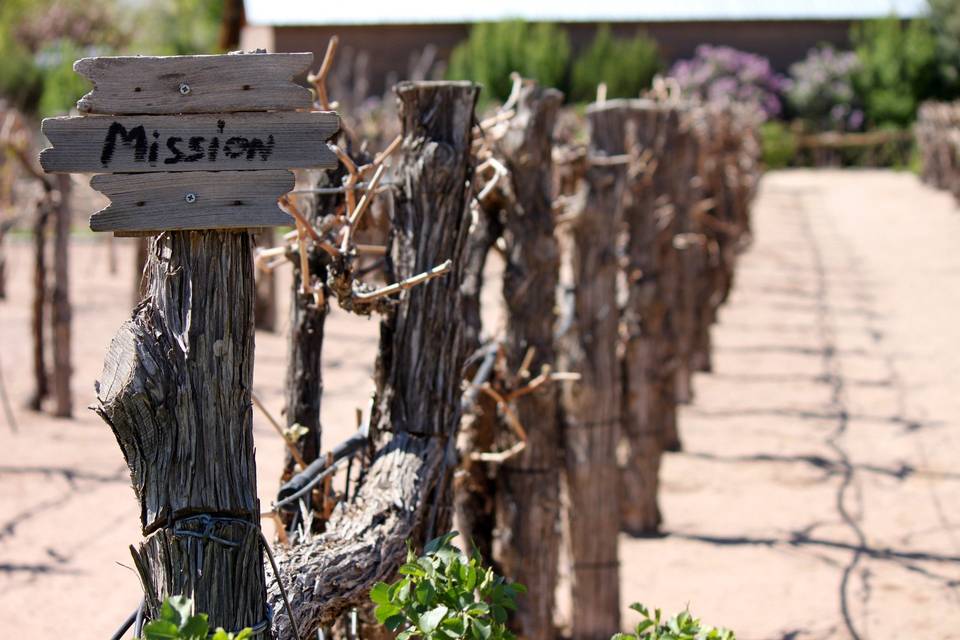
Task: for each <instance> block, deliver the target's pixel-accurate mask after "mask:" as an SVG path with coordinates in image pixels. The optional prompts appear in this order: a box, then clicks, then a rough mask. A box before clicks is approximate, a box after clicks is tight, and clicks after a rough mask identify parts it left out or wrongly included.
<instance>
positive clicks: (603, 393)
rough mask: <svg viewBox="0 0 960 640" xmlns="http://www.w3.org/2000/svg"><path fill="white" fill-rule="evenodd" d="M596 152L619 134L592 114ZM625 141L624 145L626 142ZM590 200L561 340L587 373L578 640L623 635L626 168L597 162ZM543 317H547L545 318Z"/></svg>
mask: <svg viewBox="0 0 960 640" xmlns="http://www.w3.org/2000/svg"><path fill="white" fill-rule="evenodd" d="M588 117H589V120H590V127H591V132H590V153H591V154H594V155H608V154H610V150H611V149H612V148H613V145H614V141H616V140H622V138H623V129H622V128H621V127H616V128H607V126H606V123H605V121H604V119H603V118H601V117H598V112H597V110H596V109H595V108H592V109H590V110H588ZM620 144H622V142H621V143H620ZM586 182H587V189H588V193H587V197H586V200H585V205H584V209H583V211H581V212H580V213H579V215H578V216H577V218H576V220H575V222H574V223H573V225H572V226H573V228H572V229H571V236H572V238H571V245H572V250H571V255H570V256H569V259H570V267H571V274H572V283H570V284H571V285H572V287H573V291H574V297H573V309H572V311H571V312H570V313H571V321H570V324H569V327H568V328H567V329H566V331H565V333H564V335H562V336H561V342H560V348H561V350H560V357H559V358H558V360H559V362H560V366H561V367H562V368H563V369H564V370H568V371H574V372H577V373H579V374H580V376H581V377H580V380H579V381H578V382H577V383H576V384H571V385H565V386H564V387H563V392H562V394H561V398H562V406H563V417H564V425H563V428H564V442H565V445H566V480H567V491H568V494H569V500H570V505H569V509H570V513H569V517H568V526H569V529H570V555H571V559H572V561H573V568H572V576H573V595H572V600H573V602H574V603H575V605H576V606H575V608H574V612H573V629H572V637H573V639H574V640H599V639H600V638H609V637H610V635H611V634H613V633H615V632H617V631H618V630H619V629H620V574H619V560H618V554H617V534H618V532H619V530H620V510H619V504H618V502H619V501H618V492H617V490H616V487H617V485H618V483H619V474H618V469H617V457H616V452H617V441H618V439H619V436H620V375H619V374H620V372H619V364H618V362H617V325H618V317H617V316H618V314H617V257H616V246H615V241H616V235H617V223H618V218H619V209H620V200H621V193H622V188H623V171H622V168H620V167H616V166H613V167H611V166H603V165H599V164H594V165H592V166H591V167H590V168H589V169H588V170H587V174H586ZM541 312H542V311H541Z"/></svg>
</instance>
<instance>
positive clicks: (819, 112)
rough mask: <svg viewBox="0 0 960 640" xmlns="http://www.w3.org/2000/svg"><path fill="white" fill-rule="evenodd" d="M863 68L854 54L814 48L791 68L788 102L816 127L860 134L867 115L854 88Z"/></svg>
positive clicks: (801, 117)
mask: <svg viewBox="0 0 960 640" xmlns="http://www.w3.org/2000/svg"><path fill="white" fill-rule="evenodd" d="M860 68H861V65H860V60H859V58H858V57H857V54H856V53H854V52H852V51H835V50H834V49H833V47H831V46H829V45H822V46H820V47H814V48H813V49H811V50H810V51H809V52H808V53H807V57H806V58H804V59H803V60H801V61H800V62H797V63H795V64H793V65H791V66H790V79H791V82H790V86H789V88H788V89H787V101H788V103H789V105H790V107H791V108H792V110H793V112H794V113H795V114H796V116H797V117H798V118H800V119H802V120H804V121H806V122H808V123H809V124H811V125H812V126H813V127H814V128H816V129H820V130H833V131H858V130H860V129H861V128H862V127H863V121H864V114H863V109H862V108H861V104H860V100H859V97H858V96H857V91H856V88H855V85H854V78H855V76H856V74H857V73H858V72H859V71H860Z"/></svg>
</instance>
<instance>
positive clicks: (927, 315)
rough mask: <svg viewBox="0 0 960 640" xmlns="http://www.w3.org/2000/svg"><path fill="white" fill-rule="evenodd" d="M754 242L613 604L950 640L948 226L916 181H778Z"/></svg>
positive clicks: (628, 549) (742, 628)
mask: <svg viewBox="0 0 960 640" xmlns="http://www.w3.org/2000/svg"><path fill="white" fill-rule="evenodd" d="M756 236H757V239H756V243H755V245H754V247H753V249H752V250H751V251H750V252H749V253H748V254H747V255H746V256H745V257H744V259H743V261H742V264H741V269H740V271H739V273H738V282H737V287H736V291H735V294H734V295H733V297H732V300H731V302H730V304H729V305H728V306H727V307H726V308H725V309H724V311H723V313H722V316H721V323H720V326H719V327H718V328H717V330H716V331H715V342H716V359H715V372H714V373H713V374H710V375H701V376H699V377H698V378H697V380H696V391H697V398H696V402H695V403H694V405H692V406H690V407H687V408H685V409H684V410H683V412H682V415H681V422H680V424H681V428H682V432H683V438H684V447H685V451H684V453H681V454H676V455H671V456H669V457H668V459H667V461H666V465H665V470H664V477H665V487H664V493H665V495H664V499H663V506H664V509H665V517H666V527H667V531H668V533H669V535H668V537H666V538H664V539H659V540H630V539H624V540H623V551H624V556H625V559H626V566H625V577H624V581H625V589H624V591H625V593H626V594H627V595H628V596H629V597H630V598H634V599H641V600H644V601H646V602H648V603H651V604H656V605H657V606H663V607H667V608H671V609H677V608H682V607H683V606H684V605H685V604H686V603H687V602H689V603H691V606H692V607H694V608H695V611H696V613H698V614H702V615H703V616H704V617H705V618H708V619H709V620H713V621H716V622H717V623H723V624H726V625H728V626H730V627H732V628H734V629H735V630H737V631H738V635H739V636H740V637H743V638H791V639H794V638H795V639H801V638H920V637H925V638H958V637H960V627H958V623H960V531H958V524H960V514H958V512H957V504H958V499H960V468H958V466H957V464H956V462H955V460H956V452H957V446H958V445H960V424H958V420H960V394H958V393H957V392H956V373H957V367H958V363H957V356H958V355H960V304H958V297H957V294H956V292H957V290H958V288H960V254H958V252H957V251H956V250H955V249H953V246H955V243H956V239H957V238H958V237H960V215H958V212H957V211H956V210H955V208H954V206H953V204H952V202H951V201H950V199H949V198H948V197H947V196H945V195H943V194H939V193H935V192H932V191H929V190H927V189H925V188H923V187H921V186H919V185H918V183H917V181H916V180H915V179H914V178H913V177H912V176H910V175H904V174H900V175H898V174H890V173H883V172H863V173H861V172H790V173H776V174H771V175H768V176H766V177H765V179H764V182H763V188H762V191H761V195H760V198H759V202H758V203H757V213H756Z"/></svg>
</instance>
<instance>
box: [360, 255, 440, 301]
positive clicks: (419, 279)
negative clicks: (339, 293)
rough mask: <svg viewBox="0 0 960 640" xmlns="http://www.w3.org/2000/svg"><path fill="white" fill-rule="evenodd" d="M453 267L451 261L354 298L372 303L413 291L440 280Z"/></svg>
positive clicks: (361, 293)
mask: <svg viewBox="0 0 960 640" xmlns="http://www.w3.org/2000/svg"><path fill="white" fill-rule="evenodd" d="M452 266H453V262H452V261H450V260H447V261H446V262H444V263H443V264H440V265H437V266H436V267H434V268H433V269H431V270H430V271H424V272H423V273H418V274H417V275H415V276H411V277H409V278H407V279H406V280H401V281H400V282H395V283H393V284H390V285H387V286H385V287H381V288H380V289H376V290H374V291H366V292H357V293H355V294H354V296H353V297H354V298H356V299H357V300H359V301H361V302H370V301H371V300H376V299H377V298H383V297H385V296H389V295H393V294H394V293H399V292H400V291H404V290H406V289H411V288H413V287H415V286H417V285H418V284H423V283H424V282H428V281H430V280H433V279H434V278H438V277H440V276H442V275H443V274H445V273H447V272H448V271H450V268H451V267H452Z"/></svg>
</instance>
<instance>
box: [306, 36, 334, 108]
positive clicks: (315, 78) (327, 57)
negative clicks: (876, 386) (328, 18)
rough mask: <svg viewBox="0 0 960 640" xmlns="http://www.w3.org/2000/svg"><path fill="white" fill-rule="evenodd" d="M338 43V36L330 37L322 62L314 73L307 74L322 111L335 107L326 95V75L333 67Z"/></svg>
mask: <svg viewBox="0 0 960 640" xmlns="http://www.w3.org/2000/svg"><path fill="white" fill-rule="evenodd" d="M339 43H340V38H338V37H337V36H333V37H331V38H330V41H329V42H328V43H327V52H326V53H325V54H324V55H323V62H322V63H320V70H319V71H318V72H317V74H316V75H314V74H310V75H308V76H307V82H309V83H310V84H312V85H313V87H314V89H316V90H317V102H318V103H319V104H320V108H322V109H323V110H324V111H330V110H331V109H333V108H334V107H335V105H334V104H332V103H331V102H330V98H329V97H328V96H327V76H328V75H329V74H330V69H331V68H332V67H333V57H334V56H335V55H336V53H337V45H338V44H339Z"/></svg>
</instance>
